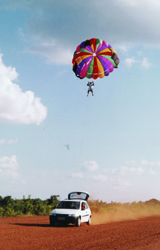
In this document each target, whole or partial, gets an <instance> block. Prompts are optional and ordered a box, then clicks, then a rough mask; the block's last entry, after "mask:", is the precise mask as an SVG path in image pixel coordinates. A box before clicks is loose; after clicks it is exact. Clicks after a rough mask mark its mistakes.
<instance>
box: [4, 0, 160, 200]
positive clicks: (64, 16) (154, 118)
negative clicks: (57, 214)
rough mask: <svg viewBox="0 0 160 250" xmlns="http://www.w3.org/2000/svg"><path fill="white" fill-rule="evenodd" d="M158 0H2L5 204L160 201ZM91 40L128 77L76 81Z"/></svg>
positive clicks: (119, 74) (118, 74) (118, 72)
mask: <svg viewBox="0 0 160 250" xmlns="http://www.w3.org/2000/svg"><path fill="white" fill-rule="evenodd" d="M159 13H160V3H159V1H158V0H152V1H151V0H145V1H144V0H141V1H139V0H112V1H106V0H99V1H95V0H88V1H85V0H81V1H75V0H74V1H73V0H70V1H65V0H52V1H51V0H14V1H11V0H5V1H3V0H0V23H1V25H0V195H1V196H3V197H4V196H7V195H11V196H12V197H13V198H22V197H23V195H25V196H26V197H27V196H28V195H31V197H33V198H35V197H37V198H41V199H46V198H49V197H50V196H51V195H54V194H56V195H60V197H61V198H66V197H67V194H68V193H69V192H70V191H74V190H86V191H88V192H89V193H90V195H91V197H92V198H93V199H99V200H103V201H106V202H110V201H115V202H132V201H140V200H142V201H145V200H148V199H152V198H156V199H160V194H159V189H160V181H159V177H160V130H159V128H160V98H159V96H160V85H159V71H160V66H159V64H158V57H159V54H160V42H159V41H160V33H159V32H158V27H159V25H160V16H159ZM92 37H97V38H101V39H103V40H105V41H107V42H108V43H109V44H111V45H112V47H113V48H114V49H115V50H116V51H117V53H118V56H119V58H120V64H119V68H118V69H115V70H114V71H113V72H112V73H111V74H110V75H109V76H108V77H104V78H103V79H98V80H96V81H95V86H94V97H92V96H89V97H88V98H87V86H86V85H87V79H83V80H80V79H78V78H76V76H75V74H74V73H73V71H72V55H73V52H74V50H75V49H76V47H77V45H79V44H80V43H81V42H82V41H84V40H86V39H90V38H92Z"/></svg>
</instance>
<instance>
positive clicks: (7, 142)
mask: <svg viewBox="0 0 160 250" xmlns="http://www.w3.org/2000/svg"><path fill="white" fill-rule="evenodd" d="M17 142H18V140H17V139H14V140H13V139H9V140H5V139H0V146H2V145H3V144H15V143H17Z"/></svg>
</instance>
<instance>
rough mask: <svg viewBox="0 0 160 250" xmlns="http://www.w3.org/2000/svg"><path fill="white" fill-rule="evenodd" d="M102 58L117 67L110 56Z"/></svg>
mask: <svg viewBox="0 0 160 250" xmlns="http://www.w3.org/2000/svg"><path fill="white" fill-rule="evenodd" d="M101 56H102V57H105V58H106V59H108V61H110V62H111V63H112V64H113V65H114V66H116V64H115V62H114V60H113V59H112V58H111V57H110V56H106V55H101Z"/></svg>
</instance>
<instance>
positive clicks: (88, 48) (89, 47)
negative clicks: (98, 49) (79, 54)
mask: <svg viewBox="0 0 160 250" xmlns="http://www.w3.org/2000/svg"><path fill="white" fill-rule="evenodd" d="M85 49H87V50H89V51H90V52H91V53H93V50H92V48H91V46H89V45H88V46H86V47H85Z"/></svg>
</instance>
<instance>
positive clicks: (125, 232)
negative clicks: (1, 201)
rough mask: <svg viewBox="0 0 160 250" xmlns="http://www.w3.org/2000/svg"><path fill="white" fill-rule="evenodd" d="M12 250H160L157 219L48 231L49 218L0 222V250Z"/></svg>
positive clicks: (84, 225)
mask: <svg viewBox="0 0 160 250" xmlns="http://www.w3.org/2000/svg"><path fill="white" fill-rule="evenodd" d="M93 221H94V218H93ZM93 224H94V223H93ZM14 249H16V250H19V249H21V250H22V249H29V250H32V249H33V250H36V249H38V250H40V249H114V250H115V249H116V250H117V249H119V250H129V249H135V250H159V249H160V216H152V217H147V218H142V219H134V220H126V221H121V222H120V221H119V222H110V223H106V224H99V225H97V223H96V225H91V226H88V225H87V224H81V226H80V227H79V228H77V227H74V226H73V225H68V226H64V227H63V226H57V227H50V226H49V217H48V216H37V217H36V216H32V217H10V218H0V250H14Z"/></svg>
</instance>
